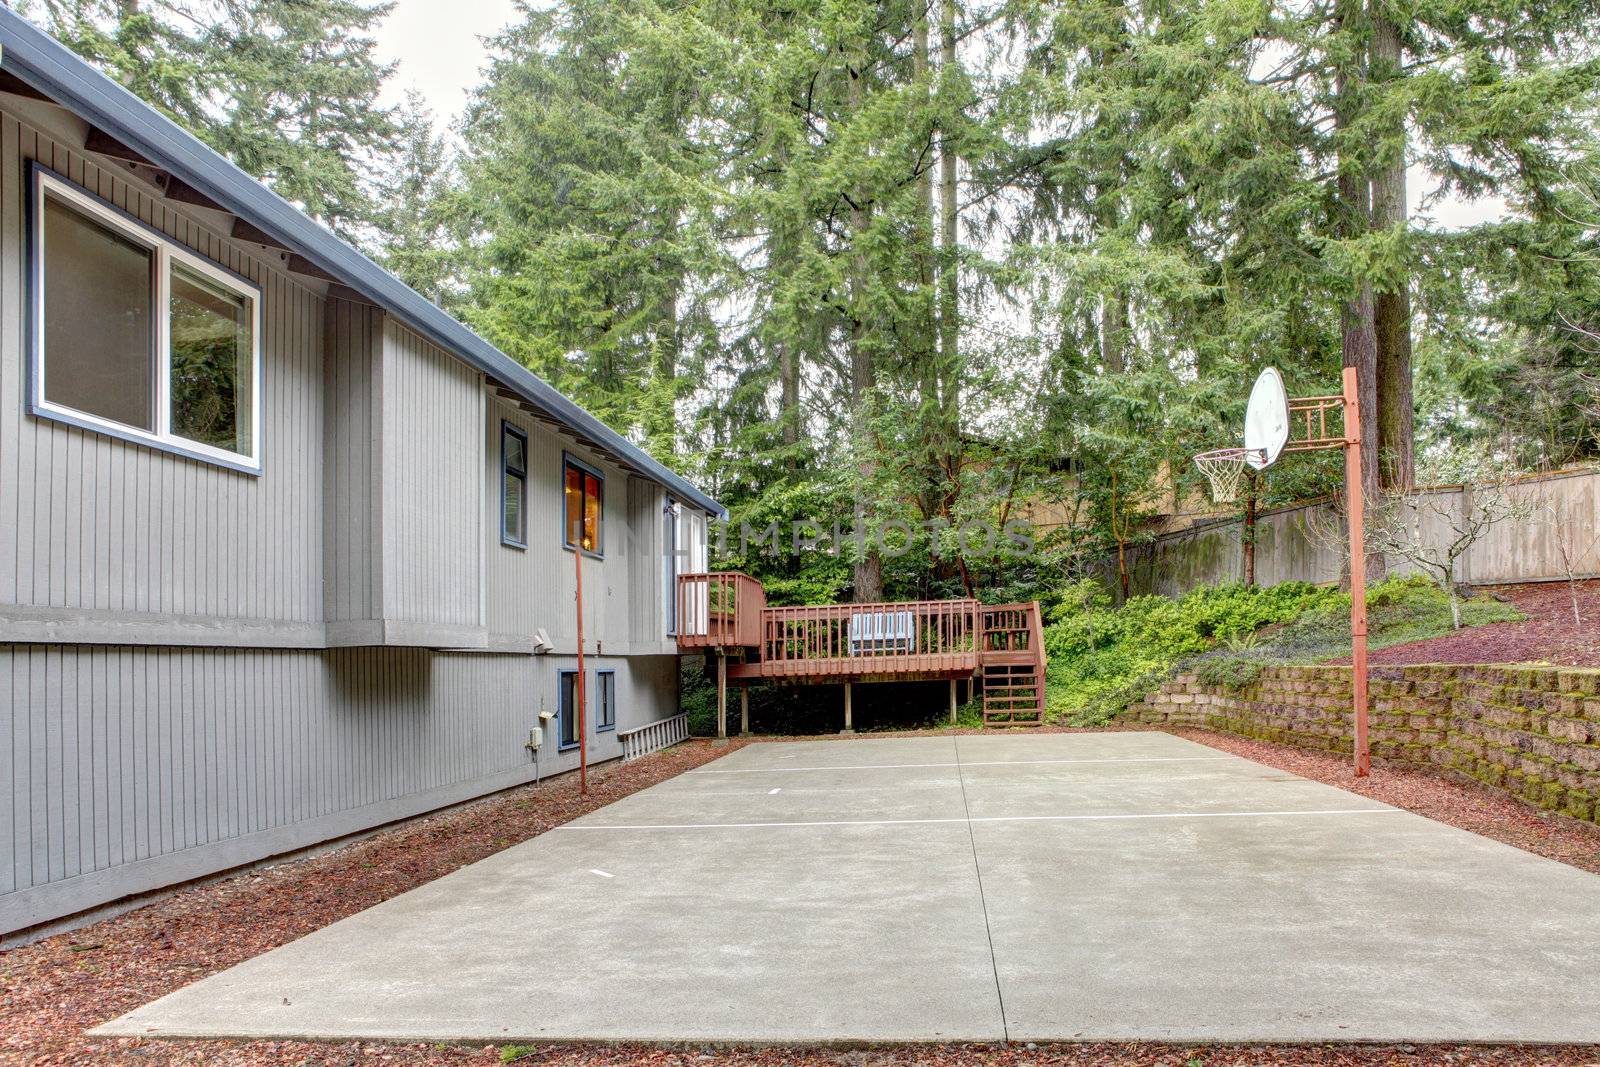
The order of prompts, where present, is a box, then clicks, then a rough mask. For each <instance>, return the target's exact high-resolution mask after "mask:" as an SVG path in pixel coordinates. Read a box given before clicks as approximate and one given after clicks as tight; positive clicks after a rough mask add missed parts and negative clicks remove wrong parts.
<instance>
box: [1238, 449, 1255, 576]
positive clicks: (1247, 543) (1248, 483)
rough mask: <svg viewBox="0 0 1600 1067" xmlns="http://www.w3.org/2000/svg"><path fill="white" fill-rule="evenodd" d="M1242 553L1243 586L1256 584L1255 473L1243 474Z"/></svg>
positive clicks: (1248, 471)
mask: <svg viewBox="0 0 1600 1067" xmlns="http://www.w3.org/2000/svg"><path fill="white" fill-rule="evenodd" d="M1240 547H1241V548H1242V549H1243V551H1244V584H1245V585H1246V586H1247V587H1250V586H1254V585H1255V584H1256V472H1255V471H1253V470H1246V471H1245V474H1244V534H1243V536H1242V537H1241V538H1240Z"/></svg>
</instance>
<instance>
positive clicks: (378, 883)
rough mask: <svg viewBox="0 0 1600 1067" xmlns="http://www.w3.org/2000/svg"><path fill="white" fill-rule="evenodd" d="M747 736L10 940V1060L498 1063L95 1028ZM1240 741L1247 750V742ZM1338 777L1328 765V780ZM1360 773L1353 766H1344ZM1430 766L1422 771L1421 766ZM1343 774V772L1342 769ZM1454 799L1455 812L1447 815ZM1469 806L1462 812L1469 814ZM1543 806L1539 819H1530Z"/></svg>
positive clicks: (412, 1048) (1092, 1051) (1528, 842)
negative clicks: (93, 1033)
mask: <svg viewBox="0 0 1600 1067" xmlns="http://www.w3.org/2000/svg"><path fill="white" fill-rule="evenodd" d="M1176 732H1179V733H1182V734H1183V735H1184V736H1190V737H1192V738H1193V739H1194V740H1197V741H1201V742H1203V743H1205V744H1210V745H1213V746H1214V747H1217V748H1221V749H1223V750H1225V751H1237V752H1238V754H1240V755H1244V756H1247V757H1249V758H1251V759H1256V760H1260V761H1261V762H1264V763H1269V764H1272V765H1274V766H1278V767H1282V768H1283V769H1285V770H1290V771H1293V772H1294V773H1298V774H1303V775H1305V776H1306V777H1309V778H1317V779H1318V780H1321V781H1331V782H1332V784H1336V785H1342V786H1345V787H1346V788H1352V786H1351V783H1350V781H1348V780H1346V779H1348V775H1347V774H1344V772H1342V771H1341V770H1340V768H1339V767H1338V766H1337V763H1338V761H1337V760H1334V759H1332V758H1330V757H1325V756H1316V755H1312V754H1307V753H1300V752H1297V751H1295V750H1292V749H1285V748H1283V747H1282V746H1276V745H1264V744H1262V743H1260V742H1248V741H1241V740H1239V739H1235V738H1224V737H1218V736H1216V735H1210V734H1206V733H1205V732H1204V731H1176ZM740 744H741V742H739V741H733V742H730V743H727V744H716V743H712V742H707V741H693V742H690V743H687V744H684V745H680V746H678V747H676V748H673V749H670V750H668V751H666V752H663V753H658V754H656V755H654V756H651V757H648V758H646V759H643V760H639V761H636V762H634V763H629V764H624V765H617V764H612V765H609V766H607V767H604V768H600V769H598V770H597V771H596V772H595V773H594V774H593V775H592V776H591V780H590V792H589V795H588V796H586V797H585V796H580V795H579V794H578V783H577V780H576V776H575V775H564V776H562V777H560V778H556V779H553V780H551V781H548V782H546V783H544V784H543V785H541V786H538V787H532V786H524V787H521V788H518V789H514V790H510V791H508V792H505V793H501V794H498V795H496V796H493V797H489V798H487V799H485V800H481V801H478V802H476V803H473V804H470V805H466V806H464V807H461V808H457V809H453V810H451V811H448V812H444V813H441V814H438V815H434V816H430V817H428V818H425V819H421V820H417V821H415V822H411V823H407V824H404V825H402V826H399V827H396V828H394V829H392V830H387V831H383V832H381V833H378V834H375V835H373V836H371V837H368V838H366V839H364V840H361V841H358V842H355V843H353V844H350V845H348V846H346V847H343V848H340V849H337V850H335V851H332V852H329V853H326V854H323V855H320V856H316V857H312V858H309V859H301V860H294V861H289V862H284V863H280V864H277V865H275V866H270V867H264V868H261V869H257V870H253V871H249V872H246V873H242V874H238V875H234V876H232V877H229V878H227V879H224V880H221V881H217V882H212V883H208V884H204V885H200V886H197V887H194V888H190V889H186V890H183V891H180V892H178V893H177V894H175V895H174V896H171V897H168V898H165V899H163V900H160V901H158V902H156V903H153V904H150V905H148V906H146V907H144V908H141V909H139V910H137V911H133V912H130V913H128V914H126V915H122V916H118V917H116V918H112V919H108V920H105V921H104V922H100V923H97V924H95V925H93V926H89V927H85V928H83V929H80V930H76V931H73V932H70V933H66V934H60V935H57V936H55V937H51V938H48V939H46V940H44V941H41V942H39V943H37V944H34V945H28V946H24V947H21V948H16V949H11V950H9V951H5V952H0V1064H5V1065H8V1067H9V1065H12V1064H16V1065H18V1067H21V1065H28V1067H34V1065H45V1064H91V1063H114V1064H141V1065H142V1064H151V1065H167V1064H208V1065H209V1064H219V1065H234V1064H241V1065H242V1064H305V1065H316V1067H324V1065H325V1067H334V1065H351V1064H395V1065H402V1067H424V1065H426V1067H434V1065H441V1067H442V1065H455V1064H491V1063H498V1062H501V1061H502V1057H503V1054H505V1053H507V1052H508V1050H505V1049H500V1048H496V1047H493V1046H489V1047H475V1046H463V1045H427V1044H382V1043H376V1042H340V1043H326V1044H321V1043H310V1042H289V1041H166V1040H163V1041H139V1040H92V1039H89V1038H86V1037H84V1036H83V1031H84V1030H85V1029H88V1028H90V1027H93V1026H95V1025H97V1024H99V1023H101V1022H103V1021H105V1020H107V1019H111V1018H114V1017H116V1016H118V1015H120V1014H122V1013H124V1012H126V1011H129V1010H131V1009H132V1008H134V1007H137V1006H138V1005H140V1004H144V1003H146V1002H148V1001H151V1000H154V999H155V998H157V997H159V996H162V995H163V994H165V993H168V992H170V991H172V990H174V989H177V988H179V987H180V986H184V985H188V984H189V983H191V982H194V981H197V980H199V979H200V978H203V977H205V976H207V975H210V974H214V973H216V972H218V971H221V970H224V969H226V968H228V967H231V966H233V965H234V964H236V963H239V962H241V961H243V960H245V959H249V958H250V957H252V956H256V955H259V954H260V953H263V952H266V951H268V950H270V949H272V948H275V947H277V946H278V945H282V944H284V943H286V942H288V941H291V940H294V939H295V938H298V937H301V936H304V935H305V934H308V933H310V932H311V931H313V930H316V929H319V928H320V927H323V926H326V925H328V924H329V923H332V922H335V921H337V920H339V919H341V918H344V917H345V916H347V915H351V914H353V913H355V912H357V911H360V910H362V909H364V908H367V907H370V906H372V905H373V904H376V903H379V902H380V901H382V900H386V899H388V898H390V897H393V896H396V895H398V894H400V893H403V892H405V891H407V890H409V889H412V888H415V887H416V886H418V885H421V884H422V883H424V882H427V881H430V880H432V879H434V878H438V877H440V876H442V875H444V874H447V873H449V872H450V871H453V870H455V869H457V868H458V867H461V866H464V865H465V864H468V863H472V862H475V861H476V860H479V859H483V858H484V857H486V856H489V855H492V854H493V853H495V852H498V851H500V850H502V849H505V848H508V847H510V846H511V845H514V844H517V843H519V842H522V841H525V840H528V839H529V838H532V837H536V836H538V835H539V834H541V833H543V832H545V831H546V830H549V829H551V828H552V827H554V826H558V825H560V824H561V823H563V822H566V821H568V820H570V819H573V818H576V817H578V816H579V815H582V814H584V813H586V812H589V811H593V810H594V809H596V808H599V807H602V806H604V805H606V804H609V803H611V802H612V801H615V800H618V799H620V798H622V797H624V796H626V795H628V794H629V793H633V792H636V791H638V790H640V789H643V788H646V787H648V786H650V785H654V784H656V783H657V782H660V781H664V780H665V779H667V778H670V777H673V776H674V775H677V774H680V773H682V772H683V771H686V770H690V769H692V768H694V767H697V766H700V765H701V764H704V763H706V762H709V761H710V760H712V759H715V758H717V757H718V756H721V755H724V754H725V753H727V752H729V751H730V750H732V749H733V748H736V747H738V746H739V745H740ZM1235 746H1237V747H1235ZM1324 775H1325V776H1326V777H1324ZM1341 775H1343V778H1341ZM1411 778H1415V779H1426V780H1425V781H1409V780H1407V779H1411ZM1336 779H1337V780H1336ZM1354 788H1355V790H1356V791H1357V792H1362V793H1364V794H1365V795H1369V796H1374V797H1377V798H1378V799H1381V800H1385V801H1387V802H1389V803H1392V804H1397V805H1399V806H1403V807H1410V808H1412V809H1413V810H1417V811H1420V812H1421V813H1422V814H1425V815H1430V816H1432V817H1434V818H1442V819H1443V820H1444V821H1446V822H1452V823H1453V824H1454V825H1458V826H1464V827H1465V828H1466V829H1471V830H1476V831H1477V832H1479V833H1486V834H1487V835H1488V836H1491V837H1497V838H1498V839H1499V840H1503V841H1509V842H1510V843H1512V844H1516V845H1519V846H1520V847H1524V848H1529V849H1530V850H1531V851H1535V852H1539V853H1540V854H1541V855H1550V856H1553V857H1554V858H1557V859H1563V860H1565V861H1566V862H1572V863H1577V865H1579V866H1585V867H1586V869H1590V870H1597V869H1600V831H1597V832H1596V833H1595V834H1593V835H1590V836H1588V837H1586V838H1582V839H1580V838H1577V837H1573V836H1571V835H1572V834H1573V831H1572V830H1571V829H1570V828H1567V827H1561V826H1555V825H1549V824H1547V823H1544V822H1542V821H1541V820H1540V819H1539V817H1537V816H1530V814H1529V812H1528V811H1527V810H1526V809H1523V808H1522V806H1521V805H1517V804H1515V803H1514V802H1510V801H1506V802H1504V805H1501V804H1497V803H1496V798H1493V797H1489V796H1487V795H1483V796H1479V795H1477V792H1476V791H1468V792H1467V793H1465V794H1464V795H1462V796H1456V795H1453V794H1451V793H1449V792H1448V791H1449V790H1458V791H1459V790H1463V789H1464V787H1458V786H1454V785H1452V784H1450V783H1445V782H1442V781H1439V780H1434V779H1428V777H1427V776H1425V775H1419V774H1415V773H1414V772H1402V771H1391V770H1388V769H1383V770H1380V771H1379V772H1376V773H1375V774H1374V775H1373V777H1372V778H1371V779H1369V780H1368V782H1367V783H1364V784H1362V785H1360V786H1356V787H1354ZM1452 813H1453V814H1454V818H1450V817H1446V816H1447V815H1449V814H1452ZM1457 819H1459V820H1460V821H1456V820H1457ZM1530 820H1531V821H1530ZM509 1051H510V1053H511V1054H512V1055H518V1054H520V1056H519V1058H518V1059H517V1061H516V1062H519V1063H528V1064H541V1065H551V1067H580V1065H582V1067H597V1065H606V1067H610V1065H618V1067H620V1065H623V1064H648V1065H652V1067H722V1065H727V1067H779V1065H789V1067H880V1065H881V1067H902V1065H903V1067H913V1065H917V1067H924V1065H925V1067H953V1065H957V1064H960V1065H972V1067H980V1065H981V1067H1027V1065H1036V1067H1056V1065H1059V1067H1087V1065H1091V1064H1096V1065H1099V1064H1104V1065H1110V1067H1132V1065H1139V1067H1155V1065H1158V1064H1159V1065H1168V1067H1191V1065H1192V1067H1220V1065H1224V1064H1227V1065H1238V1067H1257V1065H1259V1067H1265V1065H1280V1064H1308V1065H1310V1064H1317V1065H1329V1067H1333V1065H1338V1067H1344V1065H1350V1067H1357V1065H1359V1067H1369V1065H1371V1067H1376V1065H1418V1064H1444V1063H1451V1064H1470V1065H1477V1064H1495V1065H1505V1067H1531V1065H1534V1064H1552V1065H1567V1067H1571V1065H1589V1067H1600V1049H1595V1048H1555V1047H1532V1048H1493V1047H1456V1046H1436V1045H1425V1046H1410V1045H1384V1046H1366V1045H1343V1046H1204V1047H1200V1046H1179V1045H1160V1044H1145V1043H1114V1044H1112V1043H1099V1044H1072V1045H1048V1046H1043V1047H1035V1046H1033V1045H1007V1046H1002V1045H978V1046H974V1045H954V1046H943V1045H941V1046H933V1045H928V1046H905V1047H884V1048H871V1049H826V1048H789V1047H778V1048H748V1049H742V1048H734V1049H730V1048H711V1047H706V1048H701V1047H694V1046H692V1047H659V1046H642V1045H546V1046H539V1047H536V1048H530V1049H516V1050H509Z"/></svg>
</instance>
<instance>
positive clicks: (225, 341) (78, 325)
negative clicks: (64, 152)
mask: <svg viewBox="0 0 1600 1067" xmlns="http://www.w3.org/2000/svg"><path fill="white" fill-rule="evenodd" d="M32 192H33V201H32V209H33V225H32V227H31V229H30V232H29V239H30V242H31V256H30V267H31V270H32V272H33V294H32V296H33V300H32V304H33V306H32V308H31V326H32V345H31V364H30V374H31V380H30V385H31V389H30V393H29V397H28V401H29V411H30V412H32V413H33V414H34V415H38V416H42V417H45V418H51V419H56V420H59V421H62V422H68V423H71V424H73V425H76V426H80V427H82V428H84V429H89V430H93V431H95V432H98V433H104V434H106V435H108V436H112V437H120V438H122V439H124V440H129V441H136V442H139V443H141V444H148V445H153V446H155V447H158V448H163V449H166V450H168V451H173V452H179V453H182V454H184V455H187V456H191V457H193V458H197V459H204V460H208V461H211V462H216V463H221V464H223V465H226V466H230V467H234V468H236V469H240V470H246V471H251V472H254V471H258V470H260V465H261V464H260V445H261V442H260V397H261V359H260V342H261V290H260V288H259V287H257V286H256V285H255V284H254V283H253V282H251V281H249V280H248V279H245V278H242V277H240V276H239V275H236V274H234V273H232V272H231V271H228V270H226V269H224V268H223V267H221V266H219V265H217V264H215V263H212V262H210V261H209V260H206V259H204V258H202V257H200V256H197V255H195V254H194V253H193V252H191V251H190V250H189V249H187V248H185V247H183V246H181V245H179V244H177V243H176V242H174V241H172V240H171V239H169V238H168V237H166V235H164V234H161V233H159V232H157V231H156V230H153V229H151V228H150V227H148V226H146V225H145V224H144V223H142V222H139V221H138V220H137V219H134V218H133V217H132V216H131V215H127V214H125V213H124V212H123V211H121V210H120V209H119V208H117V207H116V206H115V205H113V204H111V203H109V202H108V201H105V200H102V199H100V198H99V197H97V196H95V195H93V194H92V193H90V192H88V191H87V190H85V189H83V188H81V187H79V186H77V185H74V184H72V183H71V182H69V181H67V180H66V179H65V178H63V177H61V176H60V175H58V174H56V173H55V172H53V171H51V170H48V169H46V168H45V167H42V166H38V165H34V166H33V190H32Z"/></svg>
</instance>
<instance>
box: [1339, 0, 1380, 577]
mask: <svg viewBox="0 0 1600 1067" xmlns="http://www.w3.org/2000/svg"><path fill="white" fill-rule="evenodd" d="M1360 13H1361V4H1360V0H1338V3H1337V4H1336V6H1335V17H1336V19H1337V20H1338V24H1339V28H1340V30H1341V31H1342V32H1344V33H1348V34H1352V35H1355V36H1357V38H1359V35H1358V33H1357V29H1356V27H1354V26H1353V25H1352V24H1353V23H1354V22H1355V21H1356V19H1357V17H1358V16H1359V15H1360ZM1351 51H1352V54H1353V55H1354V56H1355V57H1356V58H1355V59H1354V60H1352V61H1351V62H1349V63H1347V64H1346V65H1344V66H1343V67H1341V68H1340V69H1339V70H1338V71H1337V72H1336V80H1335V104H1334V108H1335V115H1334V120H1335V123H1336V125H1337V128H1338V129H1339V130H1341V131H1345V132H1348V131H1349V129H1350V128H1351V127H1352V126H1353V125H1354V124H1355V120H1356V117H1357V116H1356V109H1357V108H1358V107H1359V98H1360V90H1361V86H1362V83H1364V82H1365V80H1366V74H1367V64H1366V60H1365V56H1364V54H1363V53H1362V52H1361V51H1360V50H1358V49H1354V48H1352V49H1351ZM1342 143H1344V144H1346V145H1348V144H1349V143H1350V141H1349V140H1348V138H1347V139H1346V140H1344V141H1343V142H1342ZM1337 188H1338V194H1339V210H1340V215H1341V218H1340V227H1341V230H1342V232H1343V234H1344V236H1346V237H1349V238H1359V237H1360V236H1362V235H1363V234H1365V233H1367V232H1369V231H1370V230H1371V228H1372V187H1371V184H1370V183H1369V181H1368V178H1367V175H1366V161H1365V160H1363V159H1361V158H1360V157H1359V156H1356V157H1355V158H1351V157H1349V156H1346V155H1343V154H1341V156H1340V158H1339V178H1338V187H1337ZM1339 329H1340V334H1341V348H1342V350H1343V357H1344V366H1346V367H1354V368H1355V369H1356V376H1357V383H1358V394H1357V403H1358V406H1359V408H1360V412H1361V482H1362V484H1361V485H1359V486H1347V487H1346V490H1347V491H1348V492H1351V493H1361V494H1362V497H1363V498H1364V499H1365V500H1366V501H1369V502H1371V501H1376V500H1377V499H1378V433H1377V428H1378V410H1377V409H1378V392H1377V384H1378V340H1377V328H1376V325H1375V323H1374V320H1373V305H1372V285H1371V284H1370V283H1369V282H1367V281H1365V280H1362V281H1360V282H1359V283H1358V284H1357V285H1356V287H1355V292H1353V293H1352V294H1351V295H1350V296H1349V297H1347V298H1346V299H1345V301H1344V305H1343V306H1342V307H1341V308H1340V312H1339ZM1366 563H1367V580H1368V581H1369V582H1376V581H1380V580H1382V578H1383V576H1384V561H1383V553H1381V552H1370V551H1369V552H1368V553H1367V557H1366Z"/></svg>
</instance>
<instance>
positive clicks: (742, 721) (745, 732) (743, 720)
mask: <svg viewBox="0 0 1600 1067" xmlns="http://www.w3.org/2000/svg"><path fill="white" fill-rule="evenodd" d="M739 736H740V737H749V736H750V687H749V686H744V685H741V686H740V687H739Z"/></svg>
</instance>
